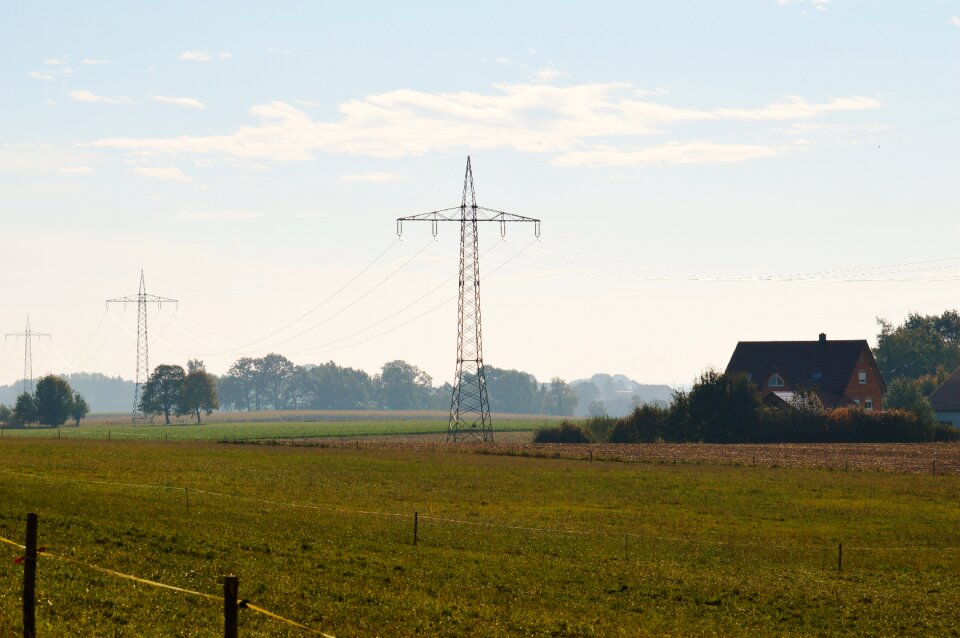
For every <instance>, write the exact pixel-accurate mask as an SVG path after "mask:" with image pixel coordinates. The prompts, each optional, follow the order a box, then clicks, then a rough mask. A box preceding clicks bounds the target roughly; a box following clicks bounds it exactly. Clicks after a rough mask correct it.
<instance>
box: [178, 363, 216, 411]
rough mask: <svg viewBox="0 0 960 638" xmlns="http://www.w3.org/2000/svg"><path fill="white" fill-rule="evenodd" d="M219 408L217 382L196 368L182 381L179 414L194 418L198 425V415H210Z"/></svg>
mask: <svg viewBox="0 0 960 638" xmlns="http://www.w3.org/2000/svg"><path fill="white" fill-rule="evenodd" d="M218 407H220V403H219V401H217V380H216V378H215V377H214V376H213V375H212V374H209V373H208V372H207V371H206V370H204V369H203V368H197V369H195V370H194V371H193V372H191V373H190V374H188V375H187V376H186V378H185V379H184V380H183V392H182V395H181V412H182V413H190V414H193V415H195V416H196V418H197V423H198V424H199V423H200V413H201V412H203V413H204V414H210V413H211V412H213V411H214V410H216V409H217V408H218Z"/></svg>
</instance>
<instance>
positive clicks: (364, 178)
mask: <svg viewBox="0 0 960 638" xmlns="http://www.w3.org/2000/svg"><path fill="white" fill-rule="evenodd" d="M340 179H341V180H343V181H345V182H392V181H395V180H398V179H403V175H398V174H396V173H362V174H360V175H341V176H340Z"/></svg>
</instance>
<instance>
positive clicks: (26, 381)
mask: <svg viewBox="0 0 960 638" xmlns="http://www.w3.org/2000/svg"><path fill="white" fill-rule="evenodd" d="M52 336H53V335H51V334H50V333H49V332H34V331H33V330H31V329H30V315H27V329H26V330H24V331H23V332H10V333H7V335H6V337H5V338H7V339H9V338H10V337H17V338H18V339H19V338H20V337H23V392H24V394H26V393H30V392H33V347H32V341H33V338H34V337H36V338H37V339H39V338H40V337H47V338H51V337H52Z"/></svg>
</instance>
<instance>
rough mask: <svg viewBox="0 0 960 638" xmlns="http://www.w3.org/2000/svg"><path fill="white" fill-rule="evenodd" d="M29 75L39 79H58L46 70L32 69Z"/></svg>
mask: <svg viewBox="0 0 960 638" xmlns="http://www.w3.org/2000/svg"><path fill="white" fill-rule="evenodd" d="M29 75H30V77H32V78H35V79H37V80H54V79H56V78H55V77H54V76H53V75H51V74H49V73H47V72H45V71H30V74H29Z"/></svg>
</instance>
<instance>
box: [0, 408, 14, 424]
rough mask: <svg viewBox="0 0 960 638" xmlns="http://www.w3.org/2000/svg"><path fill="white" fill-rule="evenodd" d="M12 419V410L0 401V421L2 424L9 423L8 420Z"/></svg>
mask: <svg viewBox="0 0 960 638" xmlns="http://www.w3.org/2000/svg"><path fill="white" fill-rule="evenodd" d="M12 419H13V410H11V409H10V408H8V407H7V406H5V405H4V404H2V403H0V423H3V424H4V425H10V422H11V421H12Z"/></svg>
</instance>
